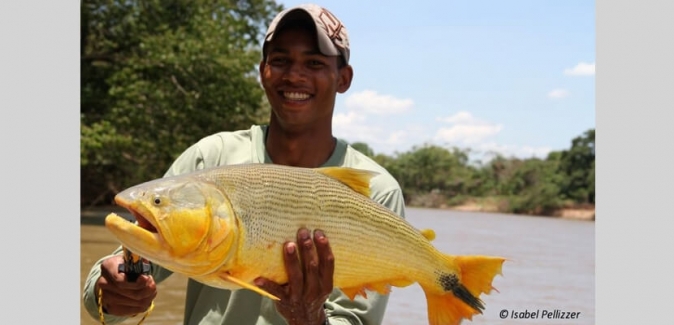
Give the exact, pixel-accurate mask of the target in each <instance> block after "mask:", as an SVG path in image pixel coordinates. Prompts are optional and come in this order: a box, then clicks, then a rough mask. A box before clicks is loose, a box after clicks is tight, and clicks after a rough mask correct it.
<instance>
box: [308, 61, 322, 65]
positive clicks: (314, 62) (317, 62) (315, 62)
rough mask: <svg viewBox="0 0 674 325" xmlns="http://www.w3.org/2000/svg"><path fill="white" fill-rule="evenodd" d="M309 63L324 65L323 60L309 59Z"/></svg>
mask: <svg viewBox="0 0 674 325" xmlns="http://www.w3.org/2000/svg"><path fill="white" fill-rule="evenodd" d="M309 65H311V66H322V65H323V62H321V61H318V60H311V61H309Z"/></svg>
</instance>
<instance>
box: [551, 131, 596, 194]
mask: <svg viewBox="0 0 674 325" xmlns="http://www.w3.org/2000/svg"><path fill="white" fill-rule="evenodd" d="M559 159H560V160H559V171H560V173H561V174H563V175H564V178H565V179H564V181H563V184H562V188H561V193H562V194H563V196H564V197H565V198H568V199H571V200H573V201H575V202H577V203H594V196H595V188H594V161H595V130H594V129H590V130H588V131H586V132H585V133H583V135H580V136H578V137H576V138H574V139H573V140H572V141H571V148H570V149H569V150H564V151H562V153H561V156H560V158H559Z"/></svg>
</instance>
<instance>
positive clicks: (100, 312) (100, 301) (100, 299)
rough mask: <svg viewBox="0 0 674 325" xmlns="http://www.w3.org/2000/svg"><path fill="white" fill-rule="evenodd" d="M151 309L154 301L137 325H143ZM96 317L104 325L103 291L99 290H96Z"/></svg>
mask: <svg viewBox="0 0 674 325" xmlns="http://www.w3.org/2000/svg"><path fill="white" fill-rule="evenodd" d="M153 309H154V300H153V301H152V303H151V304H150V308H148V309H147V311H146V312H145V315H144V316H143V318H141V319H140V321H139V322H138V325H141V324H143V322H144V321H145V318H147V316H149V315H150V313H151V312H152V310H153ZM134 316H135V315H134ZM98 317H100V319H101V324H103V325H105V316H104V315H103V289H101V288H98Z"/></svg>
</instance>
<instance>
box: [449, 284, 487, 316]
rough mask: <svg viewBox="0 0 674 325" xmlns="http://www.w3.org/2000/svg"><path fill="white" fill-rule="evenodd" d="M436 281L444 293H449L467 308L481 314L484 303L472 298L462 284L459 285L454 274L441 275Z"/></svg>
mask: <svg viewBox="0 0 674 325" xmlns="http://www.w3.org/2000/svg"><path fill="white" fill-rule="evenodd" d="M438 281H439V282H440V285H441V286H442V288H443V289H444V290H445V291H449V292H451V293H452V294H454V296H456V297H457V298H459V299H461V301H463V302H465V303H466V304H467V305H468V306H470V307H471V308H473V309H475V310H477V311H478V312H479V313H480V314H482V310H484V303H483V302H482V300H480V299H479V298H477V297H475V296H473V294H471V293H470V291H468V289H466V287H465V286H463V284H461V283H459V279H458V278H457V277H456V275H455V274H442V275H440V278H439V279H438Z"/></svg>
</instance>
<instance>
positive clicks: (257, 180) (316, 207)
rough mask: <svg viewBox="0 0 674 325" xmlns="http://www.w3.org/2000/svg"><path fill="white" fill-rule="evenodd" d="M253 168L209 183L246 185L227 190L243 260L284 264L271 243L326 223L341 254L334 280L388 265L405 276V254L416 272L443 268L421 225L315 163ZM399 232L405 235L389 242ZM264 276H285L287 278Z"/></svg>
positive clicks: (342, 282)
mask: <svg viewBox="0 0 674 325" xmlns="http://www.w3.org/2000/svg"><path fill="white" fill-rule="evenodd" d="M251 168H252V166H243V167H241V168H232V169H230V170H228V171H227V173H226V174H225V173H222V174H216V173H214V174H212V175H211V176H210V177H212V179H211V181H213V182H215V183H216V184H217V185H219V186H223V187H224V188H227V187H233V188H244V187H245V189H246V190H245V191H227V195H228V198H229V199H230V200H231V201H232V205H233V206H235V207H237V206H238V207H239V208H235V210H236V215H237V216H238V217H239V218H240V220H241V224H242V225H244V227H245V230H244V231H245V233H246V237H247V240H246V241H245V242H243V247H242V248H241V249H242V250H241V251H240V252H239V256H240V258H246V257H248V256H254V257H255V258H249V260H252V261H258V260H259V259H263V260H271V261H275V263H276V265H274V266H273V267H272V269H273V268H277V267H282V263H283V260H282V256H281V253H282V251H281V250H278V249H269V247H270V246H271V247H276V246H279V245H281V244H282V243H284V242H286V241H291V240H294V239H295V237H294V235H295V232H296V231H297V229H298V228H300V227H307V228H309V229H310V230H313V229H321V230H323V231H324V232H325V233H326V236H327V237H328V238H329V240H330V242H331V246H332V250H333V254H334V255H335V260H336V262H335V279H336V280H335V285H337V286H345V287H350V286H355V285H357V283H355V282H362V281H363V280H366V281H367V280H370V279H371V281H377V280H380V279H381V278H382V277H385V276H386V275H387V274H386V271H387V270H396V271H395V274H393V272H390V273H392V274H391V275H390V277H392V278H397V277H400V272H399V268H400V267H401V263H400V257H401V256H405V258H406V259H407V260H408V262H409V264H408V265H409V270H407V271H408V272H411V273H419V270H420V269H424V268H425V269H428V270H429V271H428V272H425V274H429V273H432V270H435V269H436V268H437V267H439V265H440V263H438V262H434V261H437V260H438V259H437V256H434V255H435V254H434V253H436V252H435V249H434V248H433V247H432V246H431V245H430V244H429V243H428V241H427V240H425V238H423V236H421V234H420V233H419V232H418V231H416V230H414V228H412V227H411V226H410V225H409V224H407V222H406V221H404V219H402V218H400V217H398V216H395V215H393V213H392V212H391V211H390V210H388V209H387V208H385V207H383V206H381V205H373V204H371V201H370V199H369V198H368V197H365V196H360V197H359V196H354V193H353V190H352V189H351V188H349V187H348V186H346V185H344V184H342V183H341V182H339V181H338V180H335V179H334V178H330V177H328V176H324V175H319V176H320V177H317V175H316V174H317V172H316V171H314V170H311V169H288V168H285V167H284V166H279V165H274V167H270V168H266V169H265V170H264V171H263V172H254V173H253V172H251ZM269 184H274V187H270V185H269ZM270 192H271V194H269V193H270ZM322 198H323V199H322ZM345 203H346V204H345ZM270 211H273V212H271V213H270ZM397 237H400V238H405V239H407V240H406V241H404V242H400V241H395V242H391V240H390V239H391V238H397ZM274 244H276V245H274ZM419 246H422V247H423V248H424V249H422V250H421V251H422V252H425V250H427V251H428V252H429V253H427V254H420V253H419ZM384 247H386V249H384ZM411 248H414V249H411ZM363 261H368V263H363ZM266 276H269V277H270V278H272V279H275V280H278V281H281V282H284V281H286V280H287V279H286V278H285V277H283V276H278V277H275V276H273V275H266Z"/></svg>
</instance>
